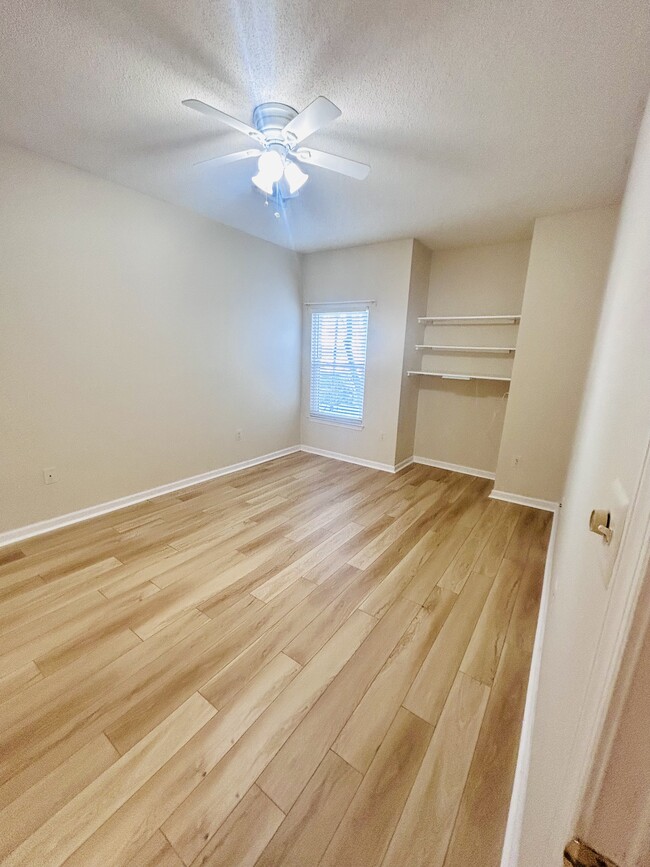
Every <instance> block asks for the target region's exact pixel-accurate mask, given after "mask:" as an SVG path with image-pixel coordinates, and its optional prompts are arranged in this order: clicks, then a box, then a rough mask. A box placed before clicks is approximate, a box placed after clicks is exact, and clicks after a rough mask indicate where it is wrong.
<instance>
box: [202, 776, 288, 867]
mask: <svg viewBox="0 0 650 867" xmlns="http://www.w3.org/2000/svg"><path fill="white" fill-rule="evenodd" d="M283 819H284V813H283V812H282V810H280V809H279V808H278V807H276V805H275V804H274V803H273V801H272V800H271V799H270V798H267V797H266V795H265V794H264V792H262V791H261V790H260V789H258V788H257V786H251V788H250V789H249V790H248V791H247V792H246V794H245V795H244V797H243V798H242V799H241V801H240V802H239V804H237V806H236V807H235V809H234V810H233V811H232V813H231V814H230V815H229V816H228V818H227V819H226V821H225V822H224V823H223V825H222V826H221V828H219V830H218V831H217V833H216V834H215V835H214V837H212V838H211V839H210V841H209V843H208V844H207V846H206V847H205V848H204V849H203V850H202V851H201V852H200V853H199V854H198V855H197V856H196V858H195V859H194V861H192V867H223V865H226V864H232V865H233V867H234V865H235V864H236V865H237V867H253V865H254V864H255V863H256V862H257V859H258V857H259V856H260V854H261V853H262V851H263V849H264V848H265V846H266V844H267V843H268V842H269V840H270V839H271V837H272V836H273V835H274V834H275V832H276V831H277V829H278V827H279V826H280V824H281V823H282V820H283Z"/></svg>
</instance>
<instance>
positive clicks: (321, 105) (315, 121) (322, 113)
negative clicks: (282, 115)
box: [283, 96, 341, 142]
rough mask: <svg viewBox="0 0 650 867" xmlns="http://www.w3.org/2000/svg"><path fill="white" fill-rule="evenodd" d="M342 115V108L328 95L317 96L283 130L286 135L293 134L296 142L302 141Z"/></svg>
mask: <svg viewBox="0 0 650 867" xmlns="http://www.w3.org/2000/svg"><path fill="white" fill-rule="evenodd" d="M340 116H341V109H340V108H337V107H336V106H335V105H334V103H333V102H330V101H329V99H327V98H326V97H324V96H317V97H316V99H315V100H314V101H313V102H311V103H309V105H308V106H307V108H305V109H303V111H301V112H300V114H297V115H296V116H295V117H294V119H293V120H290V121H289V123H288V124H287V125H286V126H285V128H284V130H283V132H284V133H285V135H290V136H292V137H293V139H294V141H295V142H301V141H304V139H306V138H307V136H309V135H311V134H312V133H313V132H316V130H318V129H320V128H321V127H322V126H325V124H327V123H331V122H332V121H333V120H336V118H337V117H340Z"/></svg>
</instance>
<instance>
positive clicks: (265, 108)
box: [253, 102, 298, 143]
mask: <svg viewBox="0 0 650 867" xmlns="http://www.w3.org/2000/svg"><path fill="white" fill-rule="evenodd" d="M297 114H298V112H297V111H296V109H295V108H291V106H290V105H284V103H282V102H263V103H262V104H261V105H258V106H257V108H256V109H255V110H254V111H253V123H254V124H255V128H256V129H258V130H259V131H260V132H261V133H263V134H264V135H265V136H266V138H267V140H268V141H269V142H271V141H278V142H282V143H288V142H287V137H286V136H285V135H283V130H284V128H285V126H286V125H287V124H288V123H289V121H291V120H293V119H294V117H296V115H297Z"/></svg>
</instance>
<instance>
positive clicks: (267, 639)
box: [201, 573, 354, 708]
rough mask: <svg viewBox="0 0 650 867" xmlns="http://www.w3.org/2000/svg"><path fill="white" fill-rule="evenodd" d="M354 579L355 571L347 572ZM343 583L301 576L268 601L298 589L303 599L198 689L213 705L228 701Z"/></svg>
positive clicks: (337, 594)
mask: <svg viewBox="0 0 650 867" xmlns="http://www.w3.org/2000/svg"><path fill="white" fill-rule="evenodd" d="M348 578H349V580H353V578H354V573H350V575H349V576H348ZM345 587H346V584H345V580H344V578H343V577H342V578H341V580H340V581H339V582H337V583H328V584H325V585H323V586H322V587H316V586H315V585H313V584H312V583H311V582H309V581H305V580H304V579H300V581H298V582H296V584H294V585H292V586H291V587H289V589H288V590H285V591H284V594H282V595H281V596H279V597H277V598H276V599H274V600H273V601H272V602H270V603H268V605H269V606H276V605H278V604H279V603H280V602H282V599H283V597H284V595H285V594H287V595H289V596H290V597H293V596H294V595H295V594H296V592H297V591H299V592H300V593H301V594H302V599H301V600H300V601H299V602H298V604H296V605H295V606H294V607H293V608H292V609H291V611H290V612H288V613H287V614H286V616H284V617H281V618H278V620H277V622H276V623H275V624H274V625H273V626H272V627H271V628H270V629H268V630H267V631H266V632H264V633H263V634H262V635H260V636H259V637H258V638H255V637H254V636H250V638H252V639H253V640H252V641H249V643H248V646H247V647H246V648H245V650H243V651H242V653H240V654H239V655H238V656H236V657H235V658H234V659H233V660H232V661H231V662H229V663H228V665H225V666H224V667H223V668H222V669H221V670H219V671H218V672H216V673H215V674H214V675H213V677H212V678H211V679H210V680H209V681H208V682H207V683H205V684H203V686H202V687H201V693H202V695H204V696H205V697H206V698H207V699H208V701H210V702H212V704H213V705H214V706H215V707H216V708H220V707H222V705H223V704H224V703H225V702H227V701H229V700H230V699H231V698H232V697H233V696H234V695H235V694H236V693H237V691H238V690H239V689H241V688H242V686H243V685H244V684H245V683H246V682H247V680H248V679H249V678H250V677H252V676H253V675H254V674H255V672H257V671H259V670H260V668H262V666H264V665H265V664H266V662H267V660H268V659H270V658H271V657H273V656H274V655H275V654H276V653H279V652H280V651H281V650H283V649H284V648H285V647H287V646H288V645H289V644H290V643H291V641H292V640H293V639H294V638H295V637H296V636H297V635H298V634H299V633H300V632H302V630H303V629H304V628H305V627H306V626H308V625H309V624H310V623H311V622H312V620H314V618H315V617H317V616H318V615H319V614H320V613H321V612H322V611H323V610H324V609H325V608H326V607H327V606H328V605H329V604H330V602H332V601H333V600H334V599H336V598H337V597H338V596H339V595H340V593H341V592H343V591H344V590H345Z"/></svg>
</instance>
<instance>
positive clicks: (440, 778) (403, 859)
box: [382, 672, 490, 867]
mask: <svg viewBox="0 0 650 867" xmlns="http://www.w3.org/2000/svg"><path fill="white" fill-rule="evenodd" d="M489 695H490V690H489V688H488V687H486V686H484V685H483V684H481V683H479V682H478V681H475V680H473V679H472V678H471V677H469V676H467V675H465V674H463V673H462V672H460V673H459V674H458V676H457V677H456V680H455V681H454V685H453V686H452V688H451V692H450V693H449V697H448V699H447V701H446V702H445V707H444V709H443V711H442V714H441V715H440V720H439V722H438V725H437V726H436V730H435V732H434V734H433V737H432V738H431V742H430V744H429V748H428V749H427V752H426V755H425V757H424V759H423V761H422V764H421V766H420V769H419V771H418V774H417V777H416V778H415V782H414V784H413V788H412V789H411V792H410V794H409V797H408V800H407V802H406V806H405V807H404V812H403V813H402V815H401V817H400V820H399V822H398V823H397V828H396V829H395V833H394V835H393V837H392V839H391V841H390V845H389V847H388V851H387V853H386V857H385V858H384V860H383V862H382V867H403V865H404V864H408V865H409V867H442V863H443V861H444V858H445V854H446V852H447V846H448V844H449V838H450V837H451V833H452V831H453V828H454V820H455V819H456V814H457V812H458V807H459V804H460V799H461V796H462V794H463V789H464V787H465V781H466V779H467V774H468V771H469V767H470V763H471V761H472V756H473V754H474V748H475V746H476V741H477V738H478V735H479V730H480V727H481V723H482V721H483V714H484V713H485V707H486V705H487V701H488V697H489ZM476 832H477V836H480V834H481V832H480V829H478V828H477V829H476ZM463 863H466V864H471V863H477V864H478V863H479V861H476V862H471V861H466V862H463ZM483 863H484V862H483Z"/></svg>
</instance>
